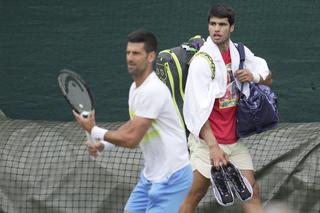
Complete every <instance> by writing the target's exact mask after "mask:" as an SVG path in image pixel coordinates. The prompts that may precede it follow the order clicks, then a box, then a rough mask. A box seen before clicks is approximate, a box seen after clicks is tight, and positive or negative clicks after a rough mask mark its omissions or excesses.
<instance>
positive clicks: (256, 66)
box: [244, 47, 270, 80]
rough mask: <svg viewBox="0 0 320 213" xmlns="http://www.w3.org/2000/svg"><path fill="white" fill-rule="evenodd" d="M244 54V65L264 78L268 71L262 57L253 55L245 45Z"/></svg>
mask: <svg viewBox="0 0 320 213" xmlns="http://www.w3.org/2000/svg"><path fill="white" fill-rule="evenodd" d="M245 54H246V58H245V61H244V67H245V68H246V69H248V70H249V71H250V72H252V73H257V74H259V75H260V76H261V77H262V79H263V80H265V79H266V78H267V76H268V75H269V73H270V70H269V67H268V65H267V62H266V61H265V60H264V59H263V58H260V57H258V56H255V55H254V54H253V53H252V52H251V51H250V50H249V49H248V48H247V47H245Z"/></svg>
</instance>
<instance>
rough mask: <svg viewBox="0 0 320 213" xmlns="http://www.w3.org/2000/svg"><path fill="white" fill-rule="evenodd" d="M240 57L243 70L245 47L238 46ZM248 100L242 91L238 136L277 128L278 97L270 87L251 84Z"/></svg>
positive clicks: (238, 113) (239, 44) (240, 67)
mask: <svg viewBox="0 0 320 213" xmlns="http://www.w3.org/2000/svg"><path fill="white" fill-rule="evenodd" d="M237 48H238V51H239V55H240V65H239V69H243V62H244V60H245V52H244V46H243V44H242V43H238V45H237ZM249 86H250V95H249V97H248V98H246V96H245V95H244V94H243V93H242V87H243V85H241V90H240V100H239V105H238V109H237V135H238V136H239V137H240V138H244V137H248V136H250V135H253V134H257V133H261V132H264V131H267V130H270V129H273V128H275V127H276V126H277V123H278V121H279V117H278V107H277V100H278V98H277V96H276V94H275V93H274V92H273V91H272V90H271V89H270V87H268V86H266V85H262V84H255V83H250V85H249Z"/></svg>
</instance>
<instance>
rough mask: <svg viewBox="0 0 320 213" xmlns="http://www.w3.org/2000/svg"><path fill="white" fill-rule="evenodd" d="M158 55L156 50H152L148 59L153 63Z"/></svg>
mask: <svg viewBox="0 0 320 213" xmlns="http://www.w3.org/2000/svg"><path fill="white" fill-rule="evenodd" d="M156 57H157V53H156V52H155V51H152V52H150V53H148V61H149V62H150V63H152V62H153V61H154V60H155V59H156Z"/></svg>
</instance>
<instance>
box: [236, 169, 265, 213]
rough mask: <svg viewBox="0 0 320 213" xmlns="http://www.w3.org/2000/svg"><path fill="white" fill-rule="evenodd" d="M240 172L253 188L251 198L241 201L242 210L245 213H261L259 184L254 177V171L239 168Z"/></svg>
mask: <svg viewBox="0 0 320 213" xmlns="http://www.w3.org/2000/svg"><path fill="white" fill-rule="evenodd" d="M241 174H242V175H243V176H245V177H246V178H247V179H248V181H249V182H250V184H251V186H252V189H253V196H252V198H251V199H250V200H248V201H246V202H244V203H243V210H244V212H245V213H262V205H261V197H260V192H259V186H258V184H257V182H256V180H255V178H254V172H253V171H252V170H241Z"/></svg>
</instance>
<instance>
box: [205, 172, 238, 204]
mask: <svg viewBox="0 0 320 213" xmlns="http://www.w3.org/2000/svg"><path fill="white" fill-rule="evenodd" d="M210 177H211V178H210V180H211V183H212V190H213V194H214V196H215V198H216V200H217V202H218V203H219V204H220V205H222V206H230V205H232V204H233V201H234V197H233V193H232V191H231V188H230V186H229V183H228V181H227V180H226V177H225V174H224V171H223V169H222V168H221V167H219V168H216V167H214V166H212V167H211V176H210Z"/></svg>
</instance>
